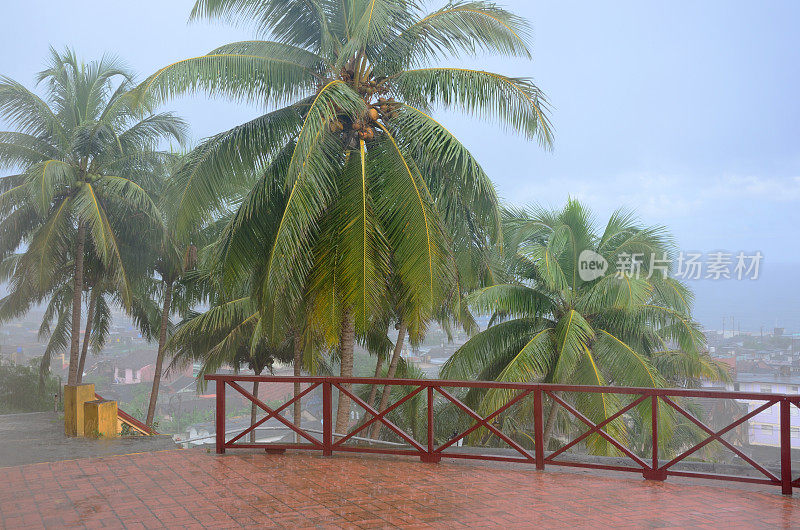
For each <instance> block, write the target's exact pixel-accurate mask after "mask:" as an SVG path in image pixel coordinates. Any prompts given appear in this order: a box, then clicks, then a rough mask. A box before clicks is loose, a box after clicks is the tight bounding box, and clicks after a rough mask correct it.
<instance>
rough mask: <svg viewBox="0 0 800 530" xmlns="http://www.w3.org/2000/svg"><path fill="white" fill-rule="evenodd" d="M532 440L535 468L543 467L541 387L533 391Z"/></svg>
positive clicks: (540, 468)
mask: <svg viewBox="0 0 800 530" xmlns="http://www.w3.org/2000/svg"><path fill="white" fill-rule="evenodd" d="M533 442H534V451H535V453H536V469H539V470H542V469H544V423H543V422H542V389H541V388H538V387H537V388H536V390H534V391H533Z"/></svg>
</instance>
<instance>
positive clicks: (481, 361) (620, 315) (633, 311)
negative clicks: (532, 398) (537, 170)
mask: <svg viewBox="0 0 800 530" xmlns="http://www.w3.org/2000/svg"><path fill="white" fill-rule="evenodd" d="M504 235H505V247H504V249H505V251H506V252H507V253H508V257H507V263H508V266H509V268H510V270H511V272H512V273H513V276H514V278H515V281H513V282H511V283H504V284H497V285H493V286H490V287H486V288H484V289H481V290H479V291H477V292H476V293H474V294H473V295H472V297H471V300H470V301H471V304H472V306H473V308H474V309H476V310H478V311H481V312H484V313H487V312H488V313H491V314H493V315H494V316H493V320H494V325H491V326H490V327H489V328H488V329H486V330H485V331H482V332H480V333H478V334H477V335H475V336H474V337H472V338H471V339H470V340H469V341H468V342H467V343H466V344H464V345H463V346H462V347H461V348H460V349H459V350H458V351H457V352H456V353H455V354H454V355H453V356H452V357H451V358H450V359H449V360H448V361H447V363H446V364H445V365H444V367H443V369H442V375H443V376H444V377H446V378H453V379H479V380H494V381H533V382H546V383H569V384H584V385H622V386H634V387H662V386H665V385H666V384H667V383H668V382H670V381H676V380H681V381H684V380H685V379H687V378H688V379H694V380H696V379H699V378H701V377H705V378H709V379H720V378H724V377H725V371H724V369H723V367H722V365H720V364H719V363H717V362H715V361H714V360H713V359H712V358H711V357H710V356H708V354H707V353H706V352H705V350H704V343H705V342H704V341H705V339H704V336H703V334H702V332H701V330H700V329H699V325H698V324H697V323H696V322H694V321H693V320H692V318H691V303H692V293H691V292H690V291H689V289H688V288H687V287H686V286H685V285H683V284H682V283H681V282H679V281H677V280H675V279H673V278H670V277H669V274H668V268H666V265H667V261H668V256H669V255H670V254H671V252H672V251H673V249H674V247H673V244H672V240H671V239H670V237H669V236H668V234H667V233H666V231H665V230H664V229H663V228H662V227H644V226H640V225H639V224H637V222H636V219H635V218H634V216H633V215H632V214H630V213H626V212H624V211H617V212H615V213H614V214H613V215H612V216H611V218H610V219H609V221H608V223H607V224H606V225H605V227H604V228H603V229H602V230H600V231H598V230H597V229H596V227H595V224H594V220H593V218H592V215H591V213H590V212H589V211H588V210H587V209H585V208H584V207H583V206H582V205H581V204H580V203H578V202H577V201H572V200H571V201H569V202H568V203H567V205H566V206H565V207H564V208H563V209H562V210H558V211H548V210H543V209H539V208H528V209H512V210H508V211H506V212H505V215H504ZM586 250H590V251H593V252H595V253H597V254H598V255H600V256H602V257H603V258H604V259H605V260H606V262H607V263H608V264H611V265H609V269H608V270H607V271H606V274H605V275H603V276H601V277H599V278H594V279H587V280H584V279H582V278H581V270H580V261H581V259H582V258H581V257H580V256H581V253H582V252H583V251H586ZM665 257H666V258H667V259H666V260H665ZM628 260H631V261H633V260H636V261H637V262H638V261H641V265H640V266H639V268H638V271H637V270H636V268H634V267H630V268H628V270H618V271H617V274H615V273H613V272H611V271H610V269H611V267H614V266H615V265H616V264H618V263H627V262H628ZM659 260H660V261H659ZM510 397H511V394H510V393H509V392H506V391H494V392H487V393H484V394H482V395H477V394H475V395H473V396H471V399H472V401H473V402H474V403H479V406H480V407H481V408H482V409H483V410H485V411H491V410H496V409H497V408H498V407H500V406H502V405H503V404H504V403H506V402H507V400H508V399H510ZM576 405H577V407H578V409H579V410H580V411H581V412H582V413H584V414H585V415H586V416H587V417H589V418H591V419H592V420H593V421H595V422H600V421H602V420H604V419H605V418H607V417H609V416H611V415H612V414H614V413H615V412H616V410H618V409H619V406H617V405H618V404H617V403H616V398H615V396H614V395H612V394H606V393H598V394H588V395H582V396H579V397H578V398H576ZM556 409H557V403H556V402H555V401H554V402H553V403H552V406H551V410H550V414H549V417H548V420H547V423H546V427H545V439H546V440H547V439H549V437H550V433H551V431H552V429H553V426H554V423H555V420H556ZM645 409H646V410H645ZM640 410H641V412H642V413H643V414H647V413H649V410H650V408H649V405H647V406H646V407H641V409H640ZM668 415H669V414H668V411H667V410H665V414H664V415H663V418H668ZM647 421H649V420H647ZM608 427H609V431H611V432H613V434H614V435H617V436H620V437H624V436H625V432H624V430H625V426H624V424H623V422H622V421H616V422H612V423H611V424H609V426H608ZM665 430H666V429H665ZM591 443H592V444H594V445H593V449H594V450H595V451H600V452H602V451H605V450H606V449H607V448H606V447H605V445H604V443H605V441H604V440H603V439H602V438H600V437H598V436H595V437H594V439H593V440H592V441H591Z"/></svg>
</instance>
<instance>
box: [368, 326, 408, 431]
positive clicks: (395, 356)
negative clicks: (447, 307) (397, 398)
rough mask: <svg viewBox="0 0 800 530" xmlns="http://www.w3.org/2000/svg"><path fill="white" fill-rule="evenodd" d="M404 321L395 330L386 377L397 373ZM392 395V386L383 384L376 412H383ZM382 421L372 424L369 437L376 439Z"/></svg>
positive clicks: (401, 348) (404, 334)
mask: <svg viewBox="0 0 800 530" xmlns="http://www.w3.org/2000/svg"><path fill="white" fill-rule="evenodd" d="M406 329H407V328H406V323H405V322H404V321H402V320H401V321H400V327H399V328H398V330H397V341H395V343H394V351H393V352H392V360H391V361H389V370H387V372H386V378H387V379H392V378H393V377H394V374H395V373H397V365H398V364H399V363H400V353H401V352H402V351H403V341H404V340H405V339H406ZM391 395H392V386H391V385H383V393H382V394H381V402H380V405H378V412H383V411H384V410H385V409H386V407H387V406H388V405H389V398H390V397H391ZM381 426H382V423H381V422H379V421H376V422H375V423H373V424H372V433H371V434H370V438H372V439H374V440H377V439H378V436H380V434H381Z"/></svg>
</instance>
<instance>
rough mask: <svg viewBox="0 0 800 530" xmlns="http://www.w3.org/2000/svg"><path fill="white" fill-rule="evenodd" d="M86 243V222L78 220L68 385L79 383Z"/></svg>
mask: <svg viewBox="0 0 800 530" xmlns="http://www.w3.org/2000/svg"><path fill="white" fill-rule="evenodd" d="M85 243H86V224H85V223H84V222H83V221H79V222H78V241H77V244H76V245H75V273H74V276H73V282H72V329H71V333H72V337H71V340H70V345H69V375H68V376H67V384H68V385H76V384H77V383H78V355H79V349H80V348H79V346H80V344H79V343H80V339H81V331H80V330H81V295H82V294H83V249H84V245H85Z"/></svg>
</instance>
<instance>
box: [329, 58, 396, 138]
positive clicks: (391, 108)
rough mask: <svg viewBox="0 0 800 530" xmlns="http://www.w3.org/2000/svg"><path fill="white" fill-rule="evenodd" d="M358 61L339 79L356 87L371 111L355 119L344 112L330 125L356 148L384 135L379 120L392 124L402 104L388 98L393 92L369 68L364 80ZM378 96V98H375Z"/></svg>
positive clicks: (346, 67)
mask: <svg viewBox="0 0 800 530" xmlns="http://www.w3.org/2000/svg"><path fill="white" fill-rule="evenodd" d="M355 63H356V61H350V62H348V63H347V65H346V66H345V67H344V68H342V70H341V72H340V73H339V79H341V80H342V81H344V82H345V83H348V84H349V85H351V86H353V88H354V89H355V90H356V92H358V93H359V94H360V95H361V97H363V98H364V102H365V103H366V104H367V111H366V113H365V114H364V115H363V116H360V117H358V118H356V119H353V118H352V117H351V116H349V115H346V114H344V113H341V114H339V115H338V116H337V117H336V119H335V120H333V121H332V122H331V123H330V130H331V132H334V133H341V134H342V135H343V139H344V140H345V144H348V145H351V146H355V145H357V144H358V140H364V141H369V140H372V139H374V138H375V137H376V136H378V135H379V134H381V128H380V126H379V125H378V122H379V121H388V120H390V119H392V118H395V117H397V113H398V109H399V107H400V104H399V103H398V102H396V101H395V100H394V98H392V97H388V98H387V97H384V96H386V94H387V93H388V92H389V89H388V88H387V87H386V86H384V85H382V84H381V82H380V81H381V80H379V79H376V78H374V77H371V75H370V71H369V69H367V70H365V71H364V72H363V74H362V75H363V78H360V79H359V77H361V76H358V75H357V74H356V68H355ZM375 96H377V98H376V97H375Z"/></svg>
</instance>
